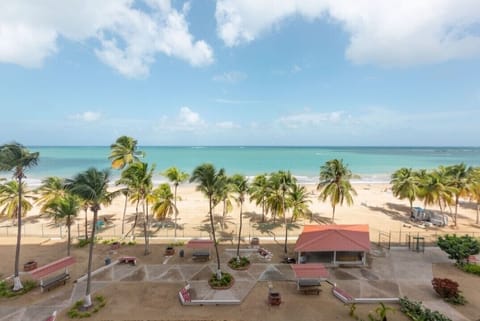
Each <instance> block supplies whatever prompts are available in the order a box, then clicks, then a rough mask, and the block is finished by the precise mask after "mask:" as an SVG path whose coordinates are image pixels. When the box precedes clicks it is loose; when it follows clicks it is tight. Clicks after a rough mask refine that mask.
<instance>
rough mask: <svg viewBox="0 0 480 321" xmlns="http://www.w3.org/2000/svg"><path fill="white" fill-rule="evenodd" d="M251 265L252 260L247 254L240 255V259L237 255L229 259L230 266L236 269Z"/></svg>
mask: <svg viewBox="0 0 480 321" xmlns="http://www.w3.org/2000/svg"><path fill="white" fill-rule="evenodd" d="M249 265H250V260H249V259H248V258H246V257H245V256H242V257H240V260H237V258H236V257H232V258H231V259H230V261H228V266H229V267H230V268H232V269H234V270H236V269H242V268H245V267H247V266H249Z"/></svg>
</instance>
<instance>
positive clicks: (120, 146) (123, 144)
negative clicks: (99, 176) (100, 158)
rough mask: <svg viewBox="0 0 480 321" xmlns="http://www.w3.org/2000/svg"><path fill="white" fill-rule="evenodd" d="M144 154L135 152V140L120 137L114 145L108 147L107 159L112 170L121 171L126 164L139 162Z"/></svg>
mask: <svg viewBox="0 0 480 321" xmlns="http://www.w3.org/2000/svg"><path fill="white" fill-rule="evenodd" d="M144 156H145V153H144V152H142V151H139V150H137V140H136V139H134V138H132V137H128V136H120V137H119V138H117V140H116V141H115V143H114V144H112V145H110V156H108V159H109V160H110V161H111V162H112V168H113V169H123V168H124V167H125V166H127V165H128V164H131V163H133V162H139V161H140V158H142V157H144Z"/></svg>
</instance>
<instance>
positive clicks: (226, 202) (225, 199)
mask: <svg viewBox="0 0 480 321" xmlns="http://www.w3.org/2000/svg"><path fill="white" fill-rule="evenodd" d="M219 182H221V184H219V185H218V189H217V191H216V193H215V196H214V198H215V199H216V200H218V202H216V204H217V205H218V204H220V203H221V204H222V224H221V228H222V229H224V228H226V226H227V225H226V220H227V214H229V213H231V212H232V211H233V201H234V198H233V194H234V186H233V184H232V181H231V177H228V176H227V175H225V174H224V175H223V176H222V177H220V180H219ZM214 207H215V206H214Z"/></svg>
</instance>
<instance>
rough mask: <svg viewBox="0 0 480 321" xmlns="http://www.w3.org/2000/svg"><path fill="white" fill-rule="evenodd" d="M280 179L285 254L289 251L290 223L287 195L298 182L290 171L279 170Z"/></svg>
mask: <svg viewBox="0 0 480 321" xmlns="http://www.w3.org/2000/svg"><path fill="white" fill-rule="evenodd" d="M276 175H278V178H279V180H280V186H279V187H280V190H281V192H282V213H283V221H284V224H285V244H284V249H283V250H284V252H285V254H287V253H288V249H287V240H288V224H287V207H286V195H287V193H290V192H291V190H292V186H294V185H295V184H296V182H297V180H296V179H295V177H293V176H292V174H291V173H290V171H287V172H285V171H279V172H278V173H276Z"/></svg>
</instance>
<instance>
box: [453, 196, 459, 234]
mask: <svg viewBox="0 0 480 321" xmlns="http://www.w3.org/2000/svg"><path fill="white" fill-rule="evenodd" d="M458 198H459V197H458V195H455V216H454V218H453V225H455V227H456V226H457V211H458Z"/></svg>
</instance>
